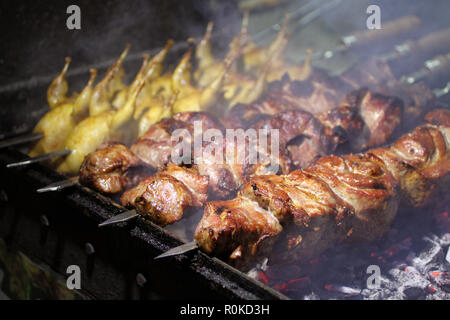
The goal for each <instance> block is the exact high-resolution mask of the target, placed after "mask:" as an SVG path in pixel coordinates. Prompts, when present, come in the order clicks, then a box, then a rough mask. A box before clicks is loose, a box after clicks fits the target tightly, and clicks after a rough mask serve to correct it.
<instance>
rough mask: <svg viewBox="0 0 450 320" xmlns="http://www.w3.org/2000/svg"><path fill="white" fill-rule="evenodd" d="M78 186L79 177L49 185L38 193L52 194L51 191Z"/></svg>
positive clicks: (38, 190)
mask: <svg viewBox="0 0 450 320" xmlns="http://www.w3.org/2000/svg"><path fill="white" fill-rule="evenodd" d="M76 184H78V177H75V178H72V179H65V180H62V181H57V182H53V183H51V184H49V185H48V186H45V187H43V188H39V189H37V190H36V192H37V193H44V192H50V191H60V190H63V189H66V188H69V187H72V186H74V185H76Z"/></svg>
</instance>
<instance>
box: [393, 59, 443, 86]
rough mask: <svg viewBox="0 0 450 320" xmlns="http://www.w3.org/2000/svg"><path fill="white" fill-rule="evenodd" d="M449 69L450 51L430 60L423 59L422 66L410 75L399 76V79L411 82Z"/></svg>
mask: <svg viewBox="0 0 450 320" xmlns="http://www.w3.org/2000/svg"><path fill="white" fill-rule="evenodd" d="M449 70H450V53H448V54H446V55H439V56H437V57H434V58H432V59H430V60H427V61H425V63H424V66H423V67H422V68H421V69H420V70H418V71H416V72H414V73H411V74H410V75H407V76H405V77H402V78H401V81H403V82H405V83H408V84H413V83H416V82H417V81H419V80H422V79H424V78H429V77H432V76H434V75H437V74H441V73H443V72H447V71H449Z"/></svg>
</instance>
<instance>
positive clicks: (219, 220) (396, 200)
mask: <svg viewBox="0 0 450 320" xmlns="http://www.w3.org/2000/svg"><path fill="white" fill-rule="evenodd" d="M425 119H426V121H427V124H425V125H422V126H419V127H417V128H416V129H414V130H413V131H412V132H410V133H408V134H406V135H404V136H402V138H400V139H399V140H398V141H397V142H395V143H394V144H393V145H392V146H391V147H386V148H377V149H371V150H368V151H367V152H365V153H364V154H351V155H346V156H341V157H339V156H326V157H323V158H320V159H318V160H317V161H316V162H315V163H314V164H313V165H312V166H310V167H309V168H307V169H301V170H295V171H293V172H291V173H290V174H287V175H266V176H257V177H252V178H250V180H249V181H248V182H247V183H246V184H245V185H244V186H243V187H242V188H241V190H240V192H239V196H238V197H237V198H235V199H232V200H228V201H218V202H209V203H207V204H206V207H205V211H204V216H203V218H202V220H201V221H200V223H199V224H198V226H197V229H196V232H195V240H196V243H197V245H198V246H199V247H200V248H201V249H203V250H204V251H205V252H207V253H209V254H211V255H216V256H220V257H223V258H225V259H228V260H230V261H232V262H234V263H235V264H236V265H238V266H240V267H246V266H248V265H249V263H250V261H252V260H254V259H255V258H257V257H258V256H260V255H269V256H270V260H271V261H272V260H273V261H277V262H280V261H289V262H293V261H306V260H307V259H310V258H311V257H313V256H315V255H317V254H319V253H321V252H323V251H324V250H326V249H328V248H330V247H332V246H333V245H335V244H336V243H340V242H343V241H372V240H374V239H378V238H380V237H381V236H383V235H384V234H385V233H386V231H387V230H388V229H389V226H390V225H391V222H392V221H393V219H394V217H395V215H396V213H397V211H398V207H399V205H400V204H403V205H409V206H424V205H426V204H428V203H430V202H432V201H433V199H435V198H436V197H438V196H439V194H440V192H442V193H444V194H445V193H448V191H449V177H450V175H449V173H450V111H448V110H436V111H433V112H431V113H429V114H428V115H427V116H426V118H425Z"/></svg>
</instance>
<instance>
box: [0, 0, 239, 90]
mask: <svg viewBox="0 0 450 320" xmlns="http://www.w3.org/2000/svg"><path fill="white" fill-rule="evenodd" d="M72 4H76V5H78V6H79V7H80V9H81V30H68V29H67V27H66V19H67V18H68V17H69V16H70V15H69V14H67V13H66V10H67V7H68V6H69V5H72ZM236 8H237V6H236V2H235V1H229V0H227V1H193V0H181V1H169V0H147V1H146V0H133V1H119V0H105V1H87V0H81V1H80V0H75V1H74V0H71V1H65V0H63V1H24V0H14V1H11V0H6V1H2V2H1V4H0V23H1V30H2V31H1V36H0V46H1V47H0V48H1V49H0V86H1V85H2V84H10V83H13V82H15V81H18V80H26V79H29V78H30V77H33V76H39V75H41V76H42V75H51V74H54V73H56V72H58V71H59V70H60V69H61V67H62V65H63V63H64V57H66V56H71V57H72V64H71V69H75V68H77V67H79V66H84V65H86V64H95V63H98V62H102V61H105V60H107V59H111V58H113V57H116V56H117V55H118V54H120V52H121V51H122V50H123V48H124V46H125V44H126V43H130V44H131V52H135V53H136V52H140V51H143V50H148V49H152V48H157V47H160V46H162V45H164V43H165V42H166V41H167V39H168V38H173V39H175V40H186V39H187V38H188V37H190V36H194V37H195V36H200V35H201V34H202V33H203V32H204V29H205V26H206V23H207V22H208V20H209V19H211V18H212V17H213V14H212V12H220V13H221V14H218V15H216V16H214V20H215V22H216V24H217V25H218V26H220V25H224V24H225V23H226V22H227V21H225V20H226V19H224V18H225V17H231V16H234V15H237V14H238V11H237V10H236ZM229 27H230V28H234V27H235V28H236V29H238V28H239V25H236V26H234V25H233V24H231V25H230V26H229ZM217 29H219V27H218V28H217ZM230 34H232V33H230Z"/></svg>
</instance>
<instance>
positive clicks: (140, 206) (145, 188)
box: [120, 164, 208, 226]
mask: <svg viewBox="0 0 450 320" xmlns="http://www.w3.org/2000/svg"><path fill="white" fill-rule="evenodd" d="M207 189H208V177H205V176H201V175H199V174H198V173H197V172H196V171H195V170H194V169H190V168H185V167H179V166H176V165H173V164H170V165H169V166H168V167H167V169H166V170H164V171H163V172H159V173H156V174H154V175H152V176H150V177H147V178H145V179H143V180H142V181H141V182H140V183H139V184H138V185H137V186H136V187H134V188H132V189H130V190H128V191H126V192H125V193H124V194H123V195H122V197H121V199H120V201H121V203H122V205H124V206H131V207H135V208H136V209H137V210H138V212H139V213H140V214H141V215H142V216H144V217H147V218H149V219H150V220H151V221H153V222H155V223H157V224H159V225H161V226H165V225H167V224H171V223H174V222H176V221H178V220H180V219H181V218H182V216H183V212H184V209H185V208H186V207H194V206H201V205H203V204H204V202H205V201H206V199H207Z"/></svg>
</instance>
